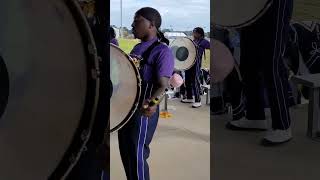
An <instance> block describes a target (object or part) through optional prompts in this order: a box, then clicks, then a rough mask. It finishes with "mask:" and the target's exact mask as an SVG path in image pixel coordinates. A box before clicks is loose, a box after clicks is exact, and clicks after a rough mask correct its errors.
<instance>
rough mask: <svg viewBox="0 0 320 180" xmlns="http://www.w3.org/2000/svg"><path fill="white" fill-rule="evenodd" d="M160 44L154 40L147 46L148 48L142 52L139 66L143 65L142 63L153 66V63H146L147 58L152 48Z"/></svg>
mask: <svg viewBox="0 0 320 180" xmlns="http://www.w3.org/2000/svg"><path fill="white" fill-rule="evenodd" d="M160 44H161V42H159V41H156V42H154V43H153V44H151V46H149V47H148V49H147V50H146V51H145V52H144V53H143V54H142V60H141V62H140V67H143V66H144V65H149V66H152V67H154V64H150V63H148V59H149V56H150V54H151V52H152V50H153V49H154V48H155V47H157V46H158V45H160Z"/></svg>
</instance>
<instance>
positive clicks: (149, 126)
mask: <svg viewBox="0 0 320 180" xmlns="http://www.w3.org/2000/svg"><path fill="white" fill-rule="evenodd" d="M160 26H161V15H160V14H159V12H158V11H157V10H155V9H153V8H150V7H145V8H142V9H140V10H138V11H137V12H136V13H135V16H134V21H133V23H132V28H133V29H132V32H133V34H134V36H135V37H136V38H137V39H140V40H141V43H139V44H138V45H136V46H135V47H134V48H133V50H132V51H131V54H132V56H134V57H142V58H143V59H142V61H141V62H140V64H139V69H140V75H141V78H142V93H141V98H140V102H139V108H138V110H137V111H136V112H135V114H134V115H133V116H132V118H131V119H130V121H129V122H128V123H127V124H126V125H125V126H124V127H123V128H122V129H120V130H119V132H118V138H119V148H120V155H121V159H122V163H123V166H124V169H125V172H126V176H127V179H129V180H138V179H139V180H142V179H143V180H149V179H150V176H149V167H148V162H147V159H148V157H149V154H150V149H149V144H150V143H151V140H152V137H153V134H154V132H155V130H156V127H157V124H158V119H159V105H158V104H159V100H157V99H161V96H162V95H163V93H164V92H165V90H166V88H167V86H168V81H169V78H170V77H171V75H172V73H173V69H174V57H173V54H172V52H171V50H170V48H169V47H168V46H167V45H168V44H169V40H168V39H166V38H165V37H164V35H163V33H162V32H161V31H160V30H159V28H160ZM152 103H153V104H152ZM145 105H146V107H145Z"/></svg>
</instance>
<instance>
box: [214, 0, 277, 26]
mask: <svg viewBox="0 0 320 180" xmlns="http://www.w3.org/2000/svg"><path fill="white" fill-rule="evenodd" d="M272 1H273V0H213V1H212V3H211V12H212V14H211V22H213V23H214V24H215V25H218V26H223V27H232V28H240V27H244V26H248V25H250V24H252V23H253V22H255V21H256V20H257V19H259V18H260V17H261V16H262V15H263V14H264V13H265V12H266V11H267V10H268V9H269V7H270V6H271V4H272Z"/></svg>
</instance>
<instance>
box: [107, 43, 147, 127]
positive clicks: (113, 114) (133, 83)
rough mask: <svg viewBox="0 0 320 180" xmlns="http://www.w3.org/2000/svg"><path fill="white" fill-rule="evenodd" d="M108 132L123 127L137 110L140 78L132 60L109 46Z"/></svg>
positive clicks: (116, 48) (117, 49)
mask: <svg viewBox="0 0 320 180" xmlns="http://www.w3.org/2000/svg"><path fill="white" fill-rule="evenodd" d="M110 72H111V74H110V75H111V84H112V86H111V98H110V132H115V131H117V130H119V129H120V128H121V127H123V126H124V125H125V124H126V123H127V122H128V121H129V120H130V118H131V117H132V115H133V114H134V113H135V111H136V110H137V108H138V103H139V98H140V94H141V78H140V75H139V71H138V69H137V68H136V66H135V64H134V63H133V60H132V59H131V58H130V56H128V55H127V54H126V53H125V52H123V51H122V50H121V49H120V48H118V47H116V46H115V45H112V44H110Z"/></svg>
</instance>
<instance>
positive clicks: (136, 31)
mask: <svg viewBox="0 0 320 180" xmlns="http://www.w3.org/2000/svg"><path fill="white" fill-rule="evenodd" d="M131 26H132V33H133V35H134V37H135V38H137V39H143V38H144V37H145V36H146V35H147V34H148V31H149V26H150V22H149V21H148V20H147V19H146V18H144V17H142V16H140V15H135V16H134V20H133V23H132V25H131Z"/></svg>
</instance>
